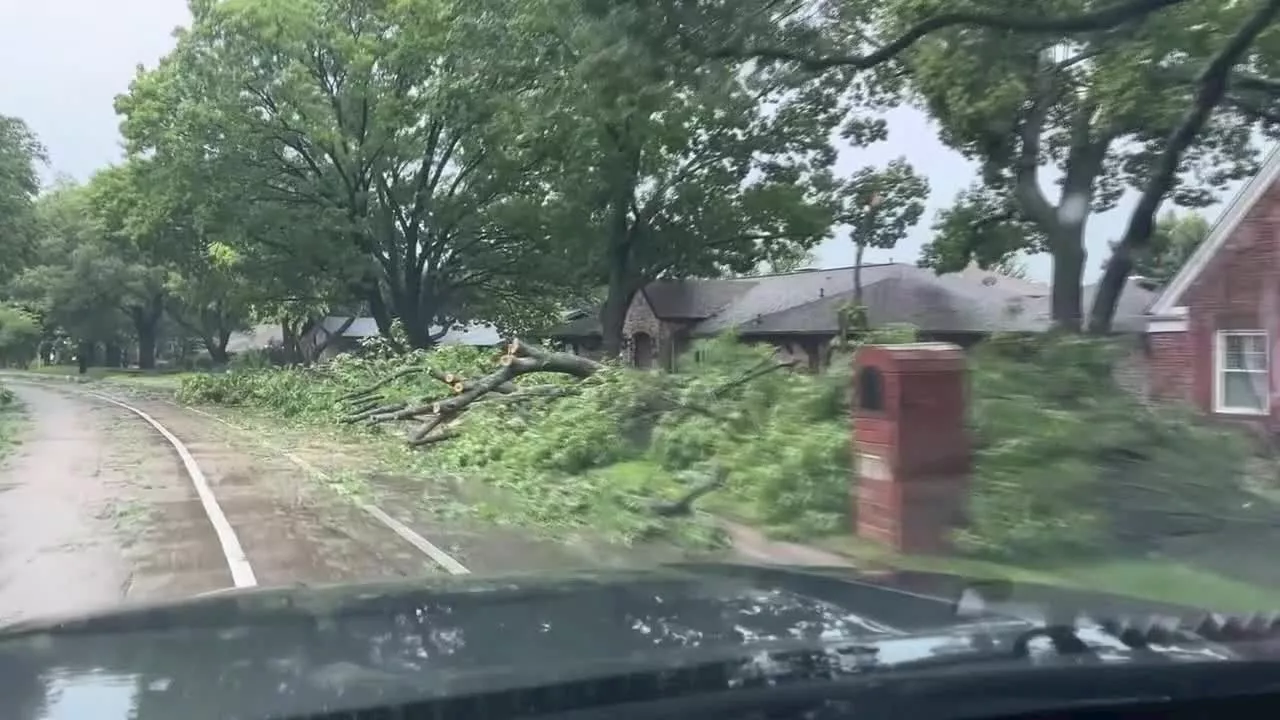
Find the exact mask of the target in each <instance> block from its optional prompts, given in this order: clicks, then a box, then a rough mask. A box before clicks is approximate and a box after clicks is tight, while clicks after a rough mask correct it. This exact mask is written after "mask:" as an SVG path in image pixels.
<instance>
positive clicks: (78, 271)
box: [10, 183, 134, 372]
mask: <svg viewBox="0 0 1280 720" xmlns="http://www.w3.org/2000/svg"><path fill="white" fill-rule="evenodd" d="M36 222H37V232H38V241H37V243H36V247H35V249H34V251H33V260H32V263H31V264H30V266H29V267H26V268H24V269H23V270H22V272H21V273H19V274H18V275H17V276H16V277H15V278H14V279H13V281H12V282H11V283H10V287H11V291H12V294H13V297H14V299H15V300H17V301H19V302H21V303H22V304H23V305H24V306H25V307H27V308H29V309H30V310H32V311H34V312H35V313H36V314H37V315H38V316H39V317H40V318H41V320H42V322H43V323H44V325H45V326H46V327H48V328H52V329H56V331H57V332H60V333H62V334H65V335H66V336H67V337H69V338H70V339H71V340H72V341H74V342H75V343H76V344H77V347H78V349H77V356H78V358H79V361H80V368H81V371H82V372H83V371H84V370H86V369H87V368H88V367H89V366H90V365H91V364H93V362H94V359H95V357H96V356H97V350H96V348H97V347H98V346H99V345H103V346H106V347H108V348H119V347H120V346H121V343H122V340H123V338H124V336H125V335H126V333H127V332H128V330H129V320H128V318H127V316H126V315H125V313H124V307H125V306H126V304H127V302H128V297H129V290H128V289H129V287H130V285H131V284H132V283H133V281H134V277H133V272H132V269H131V268H130V266H129V263H128V262H127V261H125V260H124V259H123V258H122V257H121V256H120V255H118V254H117V253H116V252H114V248H113V247H112V246H111V244H110V243H108V242H105V241H104V239H103V237H102V233H101V229H100V227H99V226H98V224H97V222H96V220H95V218H94V214H93V204H92V202H91V199H90V197H89V192H88V189H87V188H86V187H85V186H83V185H75V184H70V183H59V184H57V185H55V186H54V187H53V188H51V189H50V190H49V191H47V192H45V193H44V194H42V195H41V196H40V198H39V201H38V203H37V206H36Z"/></svg>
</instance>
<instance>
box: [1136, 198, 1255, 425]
mask: <svg viewBox="0 0 1280 720" xmlns="http://www.w3.org/2000/svg"><path fill="white" fill-rule="evenodd" d="M1178 304H1179V305H1185V306H1186V307H1187V309H1188V310H1187V312H1188V314H1187V329H1186V332H1182V333H1154V334H1151V335H1150V336H1149V337H1150V340H1151V343H1152V355H1151V367H1152V372H1151V385H1152V392H1153V393H1154V394H1156V395H1157V396H1159V397H1163V398H1171V399H1177V400H1188V401H1190V402H1191V403H1193V404H1194V405H1195V406H1196V407H1198V408H1200V409H1201V410H1203V411H1204V412H1206V413H1210V414H1212V413H1213V406H1214V382H1215V377H1214V373H1215V368H1214V353H1215V351H1216V348H1215V343H1216V337H1217V332H1218V331H1219V330H1267V331H1269V333H1270V342H1271V344H1272V345H1273V347H1274V345H1275V343H1276V342H1277V341H1278V340H1280V185H1276V186H1273V187H1272V188H1271V189H1270V190H1269V191H1268V192H1267V193H1266V194H1265V195H1263V197H1262V199H1261V200H1260V201H1259V202H1258V203H1257V204H1255V205H1254V206H1253V208H1251V209H1250V210H1249V212H1248V213H1247V214H1246V216H1245V218H1244V220H1243V221H1242V222H1241V223H1240V225H1239V226H1238V227H1237V228H1236V229H1235V232H1233V233H1232V235H1231V236H1230V237H1229V238H1228V239H1227V241H1226V243H1225V244H1224V246H1223V247H1222V249H1221V250H1220V251H1219V252H1218V253H1217V254H1216V256H1215V257H1214V258H1213V259H1212V260H1211V261H1210V263H1209V264H1208V266H1207V267H1206V268H1205V269H1204V271H1203V272H1202V273H1201V275H1200V277H1199V278H1198V279H1197V280H1196V281H1195V282H1194V283H1193V284H1192V286H1191V287H1190V288H1188V290H1187V292H1186V293H1185V294H1184V295H1183V297H1182V298H1181V299H1180V300H1179V303H1178ZM1277 361H1280V357H1277V356H1276V354H1275V353H1274V350H1273V354H1272V358H1271V374H1272V378H1273V382H1272V386H1273V387H1274V386H1275V382H1274V378H1275V377H1276V375H1277V373H1276V371H1277V367H1276V364H1277ZM1272 392H1273V398H1272V402H1271V415H1270V417H1265V418H1258V417H1249V416H1240V415H1222V416H1221V417H1222V418H1224V419H1227V418H1230V419H1233V420H1242V421H1245V422H1248V423H1250V424H1253V425H1256V426H1263V427H1266V428H1268V429H1280V402H1277V400H1280V398H1276V397H1274V390H1273V391H1272Z"/></svg>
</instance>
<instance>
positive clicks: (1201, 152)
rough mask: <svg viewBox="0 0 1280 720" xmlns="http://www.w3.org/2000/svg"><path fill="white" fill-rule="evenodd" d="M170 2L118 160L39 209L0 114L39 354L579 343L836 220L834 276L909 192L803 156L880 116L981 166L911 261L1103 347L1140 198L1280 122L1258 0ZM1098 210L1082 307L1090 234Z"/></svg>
mask: <svg viewBox="0 0 1280 720" xmlns="http://www.w3.org/2000/svg"><path fill="white" fill-rule="evenodd" d="M190 7H191V12H192V23H191V25H190V27H188V28H185V29H183V30H181V31H179V32H178V33H177V35H176V45H175V47H174V49H173V50H172V51H171V52H170V53H169V54H167V55H166V56H165V57H164V58H163V59H162V60H161V61H160V62H159V63H158V64H157V65H156V66H155V67H153V68H148V69H139V72H138V74H137V76H136V78H135V80H134V82H133V83H132V85H131V86H130V88H129V91H128V92H127V93H125V94H123V95H121V96H120V97H119V98H118V99H117V103H116V108H117V110H118V112H119V114H120V115H121V116H122V119H123V122H122V126H121V128H122V132H123V135H124V138H125V140H126V146H127V151H128V154H127V157H126V158H125V159H124V160H123V161H122V162H121V163H119V164H118V165H116V166H113V167H109V168H104V169H102V170H101V171H100V172H98V173H97V174H95V175H94V176H93V177H92V178H90V179H89V180H88V181H86V182H84V183H82V184H76V183H60V184H56V185H54V186H52V187H49V188H46V189H45V190H44V191H43V192H42V191H41V187H40V177H39V170H40V165H41V163H42V162H43V159H44V151H43V148H42V147H41V146H40V144H39V142H38V141H37V139H36V138H35V137H34V136H33V134H32V133H31V132H30V130H29V129H28V128H27V127H26V125H25V124H24V123H22V121H21V120H18V119H16V118H0V251H2V252H4V253H5V258H6V262H5V263H3V267H0V294H2V295H0V300H7V301H8V303H9V304H10V305H11V306H12V307H13V308H15V312H16V311H21V312H23V313H26V315H24V316H23V317H34V318H37V319H38V321H39V322H40V324H41V328H42V337H43V338H44V339H45V340H44V341H45V342H46V343H48V342H52V338H55V337H65V338H68V339H73V340H74V341H75V342H78V343H81V344H82V345H84V344H86V343H87V344H91V345H95V346H96V345H101V346H103V347H108V348H110V347H114V348H116V349H117V350H118V349H119V348H121V347H124V346H126V345H127V346H129V347H132V348H134V349H135V350H136V361H137V362H138V363H139V364H140V365H142V366H144V367H150V366H152V365H153V364H154V363H155V362H156V355H157V352H158V350H157V348H160V347H161V346H165V347H169V346H173V344H174V343H179V344H181V343H185V342H187V341H188V340H190V341H193V342H195V343H197V344H199V345H200V346H202V347H203V348H204V349H205V350H206V351H207V352H208V354H209V356H210V357H211V358H212V359H213V361H215V362H225V361H226V360H227V359H228V357H229V351H228V349H227V348H228V341H229V338H230V337H231V335H232V334H233V333H234V332H235V331H236V330H241V329H245V328H247V327H249V326H250V325H252V324H254V323H264V322H268V323H274V324H277V325H279V326H280V327H281V328H282V331H283V333H284V335H285V337H286V338H287V339H288V338H294V339H296V338H297V337H298V336H300V335H301V334H302V333H303V332H304V331H305V330H306V329H307V328H308V327H311V326H313V325H314V323H315V322H316V321H317V320H318V319H320V318H322V317H324V316H325V315H328V314H339V315H347V316H353V315H356V314H368V315H371V316H372V317H373V318H375V319H376V321H377V325H378V327H379V330H380V331H381V332H382V334H383V335H384V336H385V337H386V338H387V339H388V341H390V342H392V343H393V344H394V343H399V342H401V341H403V342H404V343H405V344H407V345H410V346H413V347H418V348H425V347H430V346H432V345H433V344H434V343H435V342H437V341H438V340H439V339H440V338H441V337H442V336H443V335H444V334H445V333H447V332H448V331H449V330H450V329H452V328H456V327H458V326H460V325H463V324H468V323H472V322H476V323H486V324H490V325H494V326H496V327H497V328H499V329H500V330H504V331H515V332H522V333H523V332H531V331H538V330H543V329H546V328H548V327H549V326H551V325H553V324H555V323H556V322H557V321H558V319H559V318H560V317H561V313H562V312H563V311H565V310H569V309H573V308H575V307H578V306H581V305H584V304H587V303H599V304H600V310H599V313H600V321H601V329H602V334H603V340H604V349H605V351H606V352H608V353H610V354H614V353H617V352H619V351H621V349H622V343H623V323H624V320H625V317H626V311H627V308H628V307H629V304H630V302H631V299H632V298H633V297H634V296H635V294H636V293H637V292H638V291H639V290H640V289H641V288H643V287H644V286H645V285H646V284H648V283H650V282H653V281H654V280H660V279H671V278H682V277H716V276H740V275H744V274H752V273H758V272H760V271H761V270H762V269H772V270H775V271H776V270H785V269H788V268H794V267H796V266H798V265H802V264H805V263H807V262H809V261H810V259H811V258H812V257H813V251H814V250H815V248H816V246H817V245H818V244H819V243H820V242H822V241H823V240H826V239H828V238H832V237H834V236H836V235H837V233H841V232H844V231H846V230H847V231H848V232H849V234H850V237H851V239H852V242H853V244H854V246H855V248H856V249H855V253H856V255H857V258H858V261H859V264H860V262H861V257H862V251H863V250H864V249H865V248H868V247H871V248H891V247H894V246H895V245H896V244H897V243H898V242H899V241H900V240H901V239H902V238H904V237H905V236H906V235H907V234H908V233H909V232H910V230H911V228H912V227H914V226H915V225H916V224H917V223H918V222H919V221H920V220H921V219H922V215H923V208H924V206H925V201H926V199H927V197H928V194H929V183H928V179H927V177H926V176H925V175H924V174H923V173H922V172H921V171H919V170H917V169H914V168H912V167H911V166H910V165H908V164H907V163H906V162H905V160H901V159H899V160H896V161H893V162H891V163H888V164H887V165H885V166H884V167H874V166H871V167H865V168H861V169H859V170H856V171H852V172H850V171H847V170H840V169H838V168H837V166H836V158H837V155H838V153H837V149H836V148H837V145H838V144H843V145H845V146H852V147H854V148H857V147H860V146H864V145H869V144H872V143H875V142H879V141H882V140H884V139H885V138H886V137H887V135H888V133H889V132H890V128H889V127H888V125H887V124H886V121H885V119H884V116H883V111H884V110H886V109H887V108H891V107H897V106H901V105H903V104H910V105H914V106H915V107H916V108H918V109H920V110H922V111H923V112H925V113H926V114H928V116H929V117H930V118H931V119H932V120H933V121H934V123H935V126H936V127H937V129H938V133H939V138H940V139H941V140H942V141H943V143H944V144H946V145H947V146H948V147H950V148H952V149H953V150H955V151H957V152H959V153H960V154H961V155H963V156H964V157H966V158H968V159H970V160H972V161H973V162H974V163H975V164H976V165H977V166H978V167H979V168H980V171H981V172H980V173H979V176H978V177H977V178H976V179H975V181H974V183H973V184H972V186H970V187H968V188H967V189H965V190H964V191H963V192H962V193H960V194H959V195H958V196H957V197H956V198H955V199H954V201H953V202H952V203H951V205H950V206H949V207H948V208H946V209H944V210H943V211H942V212H940V213H939V214H938V215H937V216H936V217H935V218H934V219H933V229H934V235H933V237H932V239H931V240H930V241H929V242H928V243H926V245H925V248H924V251H923V254H922V257H921V258H920V262H921V263H922V264H925V265H928V266H931V267H933V268H935V269H936V270H938V271H939V272H945V271H953V270H959V269H961V268H963V267H965V266H968V265H969V264H971V263H976V264H978V265H981V266H983V267H989V268H1006V269H1007V268H1009V267H1013V266H1014V265H1017V263H1016V262H1013V259H1014V258H1024V257H1025V256H1027V255H1031V254H1037V253H1046V254H1048V255H1050V256H1051V258H1052V260H1053V278H1052V280H1053V299H1052V312H1053V317H1054V320H1055V321H1056V322H1057V323H1058V324H1059V325H1060V326H1061V327H1063V328H1066V329H1069V330H1079V329H1083V328H1084V327H1085V325H1086V324H1087V325H1088V328H1089V329H1091V330H1093V331H1096V332H1106V331H1108V330H1109V328H1110V322H1111V316H1112V314H1113V313H1114V307H1115V303H1116V300H1117V297H1118V293H1119V292H1120V291H1121V290H1122V289H1123V282H1120V281H1122V280H1123V279H1124V278H1125V277H1126V276H1127V275H1129V274H1130V273H1131V272H1133V271H1134V268H1135V267H1136V268H1138V271H1139V272H1141V273H1142V274H1145V275H1149V276H1151V277H1152V278H1153V279H1154V280H1155V281H1156V282H1159V281H1160V279H1161V278H1166V277H1167V276H1168V275H1169V274H1170V273H1171V272H1172V270H1171V268H1172V267H1174V266H1175V265H1176V263H1177V262H1179V261H1180V259H1181V258H1182V257H1184V255H1185V251H1186V248H1187V247H1189V246H1188V245H1187V242H1184V236H1186V235H1187V233H1185V232H1183V231H1182V230H1178V231H1177V232H1173V231H1171V230H1169V231H1167V230H1166V229H1165V227H1164V225H1165V224H1167V223H1157V222H1156V217H1157V213H1158V212H1159V211H1160V209H1161V208H1162V207H1164V206H1165V205H1166V204H1172V205H1176V206H1179V207H1183V208H1193V209H1194V208H1202V207H1205V206H1207V205H1209V204H1211V203H1212V202H1213V201H1215V200H1216V199H1217V197H1218V195H1219V193H1220V192H1221V191H1222V190H1223V189H1224V188H1226V187H1228V186H1229V185H1230V184H1231V183H1234V182H1237V181H1239V180H1240V179H1242V178H1243V177H1245V176H1247V175H1248V174H1250V173H1252V172H1254V171H1255V170H1256V169H1257V166H1258V152H1259V150H1258V148H1259V145H1260V143H1261V142H1262V141H1263V140H1264V139H1269V138H1272V137H1280V133H1277V130H1280V126H1278V125H1277V124H1276V123H1277V122H1280V114H1278V113H1277V109H1276V108H1275V107H1274V106H1275V102H1274V98H1275V96H1276V92H1277V90H1280V81H1274V80H1271V79H1270V78H1272V77H1273V76H1275V72H1276V70H1277V68H1276V67H1275V66H1276V64H1277V63H1280V60H1277V59H1276V58H1277V57H1280V54H1277V52H1275V51H1276V50H1278V49H1280V47H1277V45H1276V44H1277V42H1280V34H1278V31H1277V30H1276V29H1275V26H1274V20H1275V14H1276V12H1277V9H1278V8H1280V0H1248V1H1247V2H1239V3H1230V4H1222V3H1214V2H1209V0H1118V1H1117V2H1113V3H1105V4H1104V3H1097V2H1093V1H1092V0H1066V1H1065V2H1063V0H1055V1H1054V2H1044V1H1042V0H1033V2H1031V4H1030V5H1028V4H1027V2H1025V0H1024V2H1021V3H1017V4H1013V3H1009V2H1006V1H1004V0H964V2H962V3H959V4H957V3H955V2H947V3H942V2H941V1H940V0H889V2H887V3H886V2H877V3H876V4H875V5H871V4H870V3H868V2H867V1H866V0H822V1H821V2H818V3H813V2H807V1H806V2H800V1H799V0H785V1H784V2H777V1H776V0H767V1H766V0H719V1H718V2H715V3H676V2H669V1H663V2H657V3H652V2H638V1H624V2H610V3H602V2H598V0H532V1H527V2H516V0H478V1H475V2H460V1H458V0H397V1H396V2H350V1H349V0H221V1H217V2H215V1H214V0H192V1H191V3H190ZM1055 184H1056V185H1057V187H1056V188H1055V187H1053V186H1054V185H1055ZM1126 193H1128V197H1136V198H1137V199H1136V204H1134V206H1133V207H1132V208H1131V210H1130V213H1129V215H1130V216H1129V219H1128V225H1127V229H1126V232H1125V233H1124V234H1123V236H1122V237H1120V238H1117V239H1116V241H1115V243H1114V244H1113V247H1112V251H1111V255H1112V257H1110V258H1109V259H1108V260H1107V262H1106V263H1105V264H1104V266H1105V273H1104V278H1103V281H1102V287H1101V289H1100V290H1099V292H1098V293H1097V296H1096V297H1097V300H1096V301H1095V303H1094V307H1092V308H1084V307H1082V301H1081V296H1082V293H1081V279H1082V275H1083V272H1084V267H1085V263H1086V261H1087V259H1086V257H1085V243H1084V240H1085V237H1086V231H1087V228H1088V223H1089V220H1090V218H1091V216H1092V215H1094V214H1096V213H1099V212H1104V211H1107V210H1110V209H1113V208H1116V207H1120V206H1121V204H1122V199H1123V198H1124V197H1125V196H1126ZM1168 222H1173V221H1172V220H1170V221H1168ZM1179 222H1181V221H1179ZM1188 222H1189V221H1188ZM859 286H860V283H859ZM601 300H603V302H600V301H601ZM1086 317H1087V318H1088V322H1087V323H1086ZM13 322H17V321H16V320H14V321H13ZM15 326H16V325H15ZM396 327H399V328H402V331H397V332H393V328H396ZM288 344H289V342H288V341H286V345H288ZM295 344H296V343H295ZM113 352H114V351H113Z"/></svg>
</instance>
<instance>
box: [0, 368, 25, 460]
mask: <svg viewBox="0 0 1280 720" xmlns="http://www.w3.org/2000/svg"><path fill="white" fill-rule="evenodd" d="M23 415H24V413H23V408H22V405H21V404H20V403H19V402H18V401H17V399H16V398H14V397H13V395H12V394H10V392H9V391H8V390H7V389H6V388H5V387H4V386H3V385H0V462H2V461H3V460H4V459H5V457H7V456H8V455H9V453H10V452H12V451H13V448H14V447H15V446H16V445H17V444H18V439H17V436H18V430H19V429H20V428H21V425H22V423H23V420H24V417H23Z"/></svg>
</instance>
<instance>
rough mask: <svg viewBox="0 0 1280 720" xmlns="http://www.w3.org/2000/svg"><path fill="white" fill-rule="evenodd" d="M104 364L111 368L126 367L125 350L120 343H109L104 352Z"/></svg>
mask: <svg viewBox="0 0 1280 720" xmlns="http://www.w3.org/2000/svg"><path fill="white" fill-rule="evenodd" d="M102 364H103V365H105V366H106V367H109V368H118V367H124V349H123V348H122V347H120V343H116V342H109V343H107V344H106V347H105V348H104V352H103V358H102Z"/></svg>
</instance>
